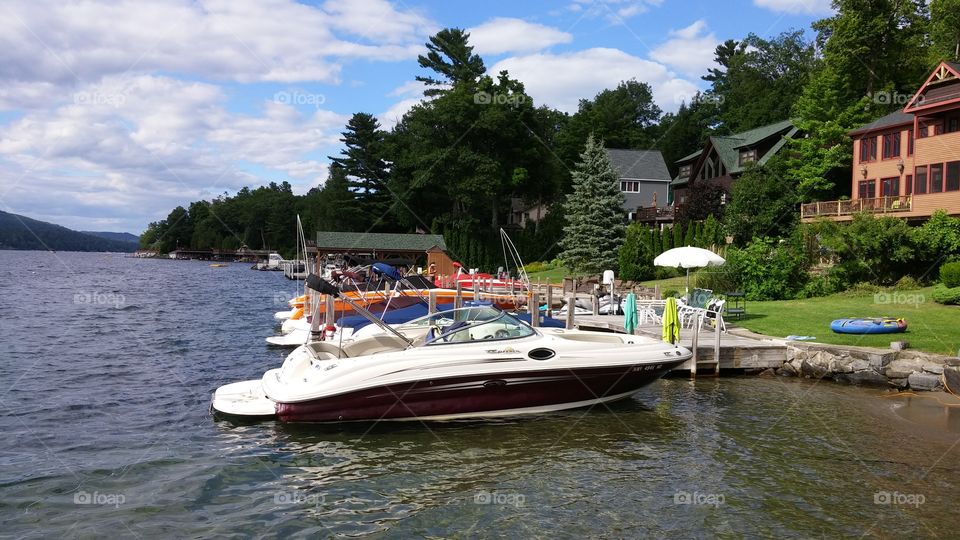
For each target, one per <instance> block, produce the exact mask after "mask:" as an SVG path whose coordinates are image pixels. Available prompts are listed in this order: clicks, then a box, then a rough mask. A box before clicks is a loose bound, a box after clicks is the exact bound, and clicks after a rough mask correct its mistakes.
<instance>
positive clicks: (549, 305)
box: [545, 282, 553, 317]
mask: <svg viewBox="0 0 960 540" xmlns="http://www.w3.org/2000/svg"><path fill="white" fill-rule="evenodd" d="M545 314H546V316H547V317H553V285H551V284H550V283H549V282H548V283H547V311H546V312H545Z"/></svg>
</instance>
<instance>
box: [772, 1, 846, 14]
mask: <svg viewBox="0 0 960 540" xmlns="http://www.w3.org/2000/svg"><path fill="white" fill-rule="evenodd" d="M753 5H755V6H757V7H761V8H766V9H769V10H770V11H774V12H777V13H789V14H791V15H827V14H829V13H831V12H832V11H833V7H832V5H831V1H830V0H753Z"/></svg>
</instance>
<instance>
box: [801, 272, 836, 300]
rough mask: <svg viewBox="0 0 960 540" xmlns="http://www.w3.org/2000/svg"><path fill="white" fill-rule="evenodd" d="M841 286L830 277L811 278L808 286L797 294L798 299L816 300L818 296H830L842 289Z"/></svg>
mask: <svg viewBox="0 0 960 540" xmlns="http://www.w3.org/2000/svg"><path fill="white" fill-rule="evenodd" d="M841 288H842V287H841V284H840V283H838V282H837V280H836V279H835V278H834V277H833V276H830V275H822V276H816V277H814V278H811V279H810V281H808V282H807V284H806V285H804V286H803V288H802V289H800V292H798V293H797V298H814V297H817V296H828V295H831V294H833V293H835V292H837V291H839V290H840V289H841Z"/></svg>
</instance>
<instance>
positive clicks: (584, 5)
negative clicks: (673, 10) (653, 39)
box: [567, 0, 663, 24]
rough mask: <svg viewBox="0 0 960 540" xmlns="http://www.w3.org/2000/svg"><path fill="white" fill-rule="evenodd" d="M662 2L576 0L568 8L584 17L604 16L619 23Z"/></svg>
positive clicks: (661, 0)
mask: <svg viewBox="0 0 960 540" xmlns="http://www.w3.org/2000/svg"><path fill="white" fill-rule="evenodd" d="M662 3H663V0H574V1H573V2H572V3H570V4H568V5H567V10H568V11H572V12H574V13H579V14H580V16H581V17H584V18H588V19H595V18H598V17H603V18H605V19H606V20H607V21H608V22H610V23H613V24H618V23H622V22H624V21H625V20H626V19H629V18H631V17H635V16H637V15H640V14H642V13H646V12H647V11H649V10H650V8H651V7H659V6H660V5H661V4H662Z"/></svg>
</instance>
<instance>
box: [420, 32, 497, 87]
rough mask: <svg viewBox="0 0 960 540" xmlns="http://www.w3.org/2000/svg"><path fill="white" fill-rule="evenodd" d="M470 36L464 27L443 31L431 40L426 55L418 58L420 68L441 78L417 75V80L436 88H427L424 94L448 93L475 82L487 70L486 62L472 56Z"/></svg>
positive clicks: (474, 55)
mask: <svg viewBox="0 0 960 540" xmlns="http://www.w3.org/2000/svg"><path fill="white" fill-rule="evenodd" d="M469 39H470V34H468V33H467V32H464V31H463V29H461V28H444V29H443V30H441V31H439V32H437V33H436V34H435V35H434V36H432V37H430V41H429V42H428V43H427V51H429V52H427V55H426V56H424V55H422V54H421V55H420V56H418V57H417V62H418V63H419V64H420V67H422V68H427V69H430V70H432V71H434V72H435V73H436V74H437V75H438V76H439V77H440V78H435V77H433V76H426V77H423V76H417V78H416V79H417V80H418V81H420V82H422V83H424V84H426V85H427V86H433V87H436V88H428V89H427V90H425V91H424V92H423V93H424V95H426V96H428V97H430V96H436V95H439V94H442V93H444V92H446V91H447V88H445V87H453V86H457V85H460V84H468V85H469V84H472V83H476V82H477V79H479V78H480V77H481V76H482V75H483V74H484V72H485V71H486V68H485V67H484V66H483V59H482V58H480V57H479V56H477V55H476V54H473V47H472V46H471V45H470V44H469V43H468V41H469Z"/></svg>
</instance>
